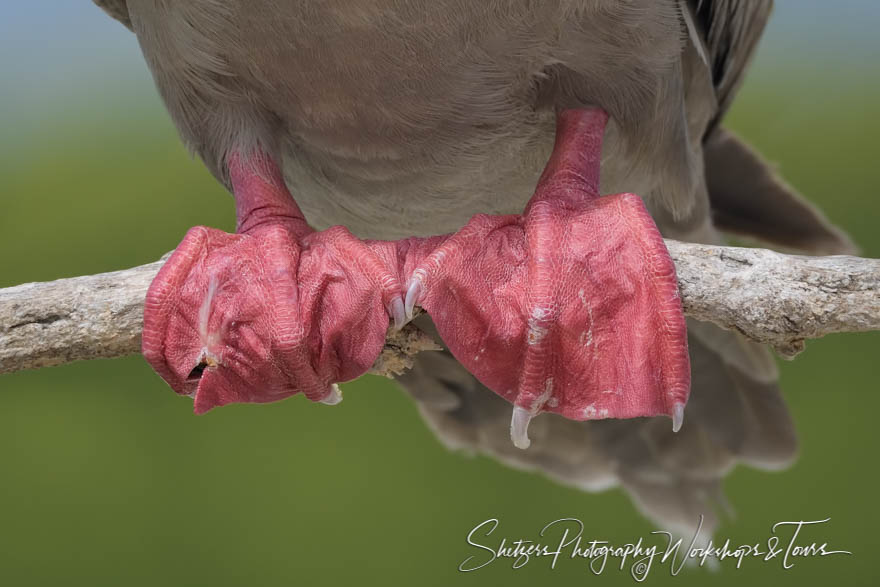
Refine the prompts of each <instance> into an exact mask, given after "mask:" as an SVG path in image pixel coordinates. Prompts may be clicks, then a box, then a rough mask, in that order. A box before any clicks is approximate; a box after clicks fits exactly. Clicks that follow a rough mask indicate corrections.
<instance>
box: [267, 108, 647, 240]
mask: <svg viewBox="0 0 880 587" xmlns="http://www.w3.org/2000/svg"><path fill="white" fill-rule="evenodd" d="M554 132H555V114H554V113H553V112H545V113H544V114H543V115H536V116H534V117H529V118H524V119H520V120H518V121H514V122H511V124H510V125H507V126H505V127H503V128H500V129H495V130H487V129H481V128H473V129H470V132H464V131H462V132H460V133H459V134H458V135H457V137H456V140H454V141H448V142H443V141H441V140H439V138H438V137H434V140H429V141H428V144H430V145H431V152H430V153H428V154H427V156H426V157H422V156H421V154H420V153H418V152H416V151H407V150H406V149H402V150H401V151H400V152H399V153H398V154H396V155H395V156H394V157H393V158H369V159H366V160H362V159H358V158H357V157H346V156H343V155H340V154H337V155H334V156H328V154H327V153H326V152H324V151H321V150H314V151H309V150H308V149H306V148H304V147H303V146H302V144H299V143H289V144H288V145H287V147H286V148H285V151H284V155H283V156H282V161H283V163H282V166H283V169H284V176H285V180H286V182H287V184H288V186H289V188H290V190H291V193H292V194H293V195H294V197H295V198H296V200H297V202H298V203H299V205H300V206H301V207H302V209H303V211H304V212H305V214H306V217H307V218H308V219H309V222H310V223H311V224H312V225H313V226H315V227H316V228H319V229H323V228H326V227H329V226H333V225H337V224H341V225H344V226H346V227H348V228H349V229H350V230H351V231H352V232H353V233H355V234H356V235H358V236H360V237H361V238H378V239H399V238H405V237H408V236H428V235H434V234H445V233H449V232H455V231H457V230H458V229H459V228H461V227H462V226H463V225H464V224H465V223H466V222H467V221H468V220H469V219H470V218H471V217H472V216H473V215H474V214H518V213H520V212H522V210H523V208H524V207H525V205H526V203H527V202H528V200H529V198H530V197H531V196H532V194H533V192H534V189H535V186H536V184H537V182H538V178H539V177H540V175H541V172H542V170H543V168H544V165H545V164H546V162H547V159H548V158H549V156H550V153H551V151H552V149H553V143H554ZM620 145H621V141H620V140H619V136H618V130H617V128H616V126H615V125H614V124H613V123H612V124H610V125H609V127H608V130H607V132H606V137H605V141H604V145H603V163H602V172H601V173H602V182H601V184H602V185H601V192H602V193H618V192H624V191H626V192H633V193H640V194H647V193H648V191H649V190H650V188H651V186H652V185H653V183H654V180H655V178H652V177H650V176H648V175H645V174H643V173H639V172H638V171H634V170H633V169H631V168H630V167H628V162H627V161H626V159H625V158H621V157H618V154H619V151H620ZM432 155H433V156H432Z"/></svg>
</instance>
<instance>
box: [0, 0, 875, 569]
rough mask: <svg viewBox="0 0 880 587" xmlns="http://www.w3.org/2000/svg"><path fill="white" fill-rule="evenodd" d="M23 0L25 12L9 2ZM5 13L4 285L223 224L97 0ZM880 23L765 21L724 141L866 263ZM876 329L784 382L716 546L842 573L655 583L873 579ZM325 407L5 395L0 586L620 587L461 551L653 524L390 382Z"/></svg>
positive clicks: (139, 256)
mask: <svg viewBox="0 0 880 587" xmlns="http://www.w3.org/2000/svg"><path fill="white" fill-rule="evenodd" d="M16 4H19V3H16ZM20 4H21V5H22V6H9V7H8V9H7V7H6V6H4V18H5V21H4V23H3V24H0V37H2V38H0V128H2V129H3V132H2V135H0V181H2V184H0V185H2V188H0V193H2V196H0V197H2V212H0V251H2V253H0V287H5V286H10V285H15V284H18V283H22V282H26V281H44V280H50V279H55V278H59V277H65V276H74V275H80V274H89V273H98V272H103V271H109V270H113V269H118V268H123V267H128V266H132V265H138V264H142V263H145V262H148V261H152V260H155V259H157V258H158V257H160V256H161V255H162V254H163V253H165V252H166V251H168V250H170V249H171V248H173V247H174V246H175V245H176V244H177V242H178V241H179V240H180V238H181V237H182V235H183V234H184V232H185V231H186V230H187V228H189V227H190V226H192V225H195V224H207V225H211V226H216V227H219V228H224V229H227V230H231V229H232V227H233V222H234V219H233V212H234V210H233V203H232V199H231V198H230V197H229V196H228V195H227V194H225V193H224V191H223V190H222V189H221V188H220V186H218V185H217V184H216V183H215V182H214V181H213V179H212V178H211V177H210V176H209V175H208V173H207V172H206V171H205V170H204V168H203V167H202V165H201V164H200V163H199V162H197V161H193V160H191V159H190V158H189V157H188V155H187V154H186V153H185V151H184V149H183V148H182V146H181V145H180V143H179V141H178V139H177V137H176V135H175V131H174V129H173V127H172V125H171V123H170V121H169V119H168V117H167V116H166V114H165V113H164V111H163V109H162V106H161V104H160V103H159V101H158V98H157V96H156V93H155V90H154V89H153V86H152V83H151V81H150V79H149V75H148V73H147V71H146V67H145V65H144V64H143V62H142V61H141V59H140V57H139V55H138V51H137V46H136V42H135V39H134V38H133V36H131V35H130V34H129V33H128V32H127V31H126V30H125V29H124V28H122V27H121V25H119V24H118V23H116V22H113V21H111V20H109V19H107V18H106V17H104V16H103V15H102V14H101V13H100V12H99V11H98V10H97V9H95V8H94V7H93V6H92V5H91V3H89V2H85V1H83V2H75V3H67V2H45V1H41V2H32V3H20ZM878 13H880V10H878V8H877V4H872V3H870V2H864V1H855V0H850V1H849V2H840V3H823V2H819V1H814V0H809V1H803V2H799V1H796V0H789V1H787V2H786V1H783V2H781V3H779V6H778V10H777V14H776V16H775V20H774V22H773V24H772V25H771V27H770V30H769V32H768V37H767V39H766V41H765V43H764V45H763V46H762V49H761V51H760V54H759V56H758V59H757V61H756V63H755V66H754V68H753V70H752V74H751V75H750V77H749V79H748V81H747V83H746V85H745V86H744V88H743V90H742V92H741V94H740V98H739V101H738V102H737V104H736V107H735V108H734V110H733V112H732V113H731V115H730V117H729V119H728V120H729V125H730V126H731V127H733V128H735V129H736V130H737V131H739V132H740V133H741V134H742V135H744V136H745V137H747V138H748V139H749V140H750V141H751V142H752V143H753V144H755V145H756V146H757V147H758V148H759V149H760V150H761V151H762V152H763V153H764V154H765V155H767V156H768V157H769V158H770V159H772V160H773V161H775V162H777V163H778V165H779V167H780V168H781V170H782V172H783V173H784V175H785V176H786V177H787V178H788V180H789V181H790V182H791V183H793V184H794V185H795V186H797V187H798V188H800V189H801V190H802V191H803V192H804V193H806V194H807V195H808V196H809V197H810V198H811V199H812V200H813V201H815V202H817V203H818V204H819V205H820V206H821V207H822V208H823V209H824V210H826V212H827V213H828V214H829V216H830V217H831V218H832V219H833V220H834V221H835V222H837V223H838V224H840V225H841V226H843V227H844V228H846V229H847V230H848V231H849V232H850V233H851V234H852V236H853V237H854V239H855V240H856V241H857V242H858V243H859V244H860V245H861V246H862V247H863V252H864V254H865V255H866V256H873V257H880V231H878V219H880V199H878V197H877V182H878V179H880V172H878V169H880V167H878V158H880V147H878V139H877V137H878V136H880V113H878V104H880V75H878V73H880V66H878V57H880V49H878V48H880V43H878V41H877V40H876V37H875V32H876V29H877V24H878V18H877V17H878ZM878 359H880V335H878V334H877V333H872V334H862V335H838V336H833V337H830V338H827V339H824V340H819V341H813V342H810V343H809V344H808V348H807V351H806V352H805V353H804V354H803V355H801V356H800V357H799V358H798V359H797V360H796V361H794V362H791V363H783V364H782V382H783V388H784V391H785V395H786V397H787V399H788V402H789V405H790V406H791V410H792V412H793V414H794V418H795V420H796V422H797V426H798V429H799V432H800V436H801V442H802V454H801V457H800V459H799V460H798V462H797V463H796V464H795V465H794V466H793V467H792V468H791V469H789V470H787V471H784V472H780V473H766V472H758V471H754V470H748V469H745V468H739V469H737V470H736V471H734V473H733V474H732V475H731V476H730V477H729V479H728V481H727V483H726V491H727V495H728V497H729V500H730V501H731V503H732V504H733V505H734V507H735V508H736V511H737V515H736V517H735V518H733V519H730V520H728V521H727V522H726V523H725V524H724V525H723V526H722V527H721V529H720V530H719V532H718V535H719V536H722V537H730V538H731V539H732V541H734V542H737V543H753V542H756V541H762V542H763V541H765V540H766V537H767V536H768V535H769V531H770V525H771V524H772V523H774V522H776V521H780V520H801V519H807V520H810V519H822V518H827V517H830V518H831V522H830V523H829V524H826V525H825V526H823V527H822V528H821V529H818V530H815V531H810V532H808V533H807V534H806V537H808V538H809V541H813V540H818V541H819V542H824V541H828V542H829V544H830V546H831V547H834V548H841V549H845V550H851V551H853V553H854V554H853V556H836V557H826V558H822V559H819V558H814V559H806V560H801V561H798V562H797V564H796V566H795V567H794V568H793V569H790V570H782V568H781V565H780V564H779V562H778V561H774V562H769V563H764V562H759V561H746V563H745V564H744V566H743V568H742V569H740V570H736V569H735V568H734V565H733V564H731V563H729V562H725V563H724V564H723V565H722V570H721V572H716V573H712V572H710V571H707V570H705V569H702V570H695V571H686V572H685V573H684V574H683V575H681V576H678V577H675V578H671V577H670V576H669V569H668V566H662V567H657V568H655V570H654V571H653V572H652V573H651V575H650V576H649V579H648V582H649V583H651V584H658V585H659V584H667V583H668V584H677V585H702V584H705V583H707V582H708V583H713V584H719V585H739V584H742V583H744V582H746V581H755V582H758V583H759V584H769V582H770V581H773V582H776V583H778V584H780V585H795V584H799V585H805V584H814V583H820V582H826V581H844V582H845V583H846V584H850V585H858V584H864V585H868V584H880V583H878V582H877V581H878V577H880V571H878V570H877V560H876V558H877V556H876V554H875V553H876V552H877V550H878V548H880V538H878V533H877V527H878V522H880V518H878V514H877V495H878V493H877V473H876V466H877V464H876V454H877V453H876V448H877V441H876V429H877V427H876V417H877V414H878V413H880V394H878V391H880V389H878V376H880V366H878ZM345 391H346V400H345V402H344V403H343V404H341V405H340V406H338V407H335V408H333V409H330V408H327V407H324V406H318V405H313V404H311V403H310V402H308V401H306V400H305V399H303V398H301V397H297V398H293V399H290V400H287V401H284V402H281V403H278V404H273V405H262V406H232V407H227V408H223V409H220V410H216V411H214V412H212V413H210V414H208V415H206V416H201V417H195V416H194V415H193V414H192V406H191V402H190V400H188V399H185V398H179V397H177V396H176V395H174V394H173V393H172V392H171V391H170V390H169V389H168V388H167V387H166V386H165V384H164V383H163V382H162V381H161V380H160V379H159V378H158V377H157V376H155V375H154V374H153V373H152V372H151V371H150V369H149V368H148V366H147V365H146V363H145V362H144V361H142V360H141V359H140V358H139V357H130V358H126V359H120V360H112V361H96V362H91V363H81V364H74V365H69V366H66V367H60V368H53V369H45V370H42V371H36V372H26V373H18V374H14V375H6V376H2V377H0V584H3V585H21V586H24V585H50V584H70V585H78V584H82V585H94V586H97V585H122V584H124V585H155V584H159V583H161V584H172V585H217V586H219V585H240V584H249V585H291V584H306V585H322V584H326V585H339V584H355V583H356V584H363V585H372V584H377V585H408V584H419V585H422V584H423V585H450V584H463V585H494V584H505V585H534V584H535V582H536V581H540V582H543V581H547V584H573V583H581V582H583V583H587V582H593V583H596V584H631V583H632V579H630V578H629V577H628V576H627V575H626V573H623V572H620V571H617V570H615V569H608V570H606V571H605V572H604V573H603V574H602V575H601V576H598V577H596V576H593V575H592V574H590V573H589V571H588V569H587V566H586V564H585V563H583V562H580V561H567V560H566V561H561V562H560V564H559V565H558V567H557V568H556V569H555V570H552V571H551V570H550V569H549V563H548V562H547V561H545V560H537V561H533V562H532V563H530V564H529V565H527V566H526V567H525V568H523V569H520V570H516V571H514V570H513V569H511V568H510V561H506V560H505V561H498V562H496V563H494V564H492V565H490V566H489V567H488V568H486V569H483V570H481V571H478V572H475V573H468V574H462V573H459V572H457V570H456V568H457V566H458V565H459V563H460V562H461V561H462V560H464V559H465V558H466V557H467V556H469V555H471V554H476V552H475V551H474V549H472V548H470V547H468V546H467V544H466V543H465V536H466V534H467V532H468V531H469V530H470V529H471V528H472V527H473V526H475V525H476V524H478V523H479V522H482V521H483V520H485V519H487V518H490V517H497V518H500V520H501V527H500V528H499V531H498V532H497V533H498V534H501V535H504V536H511V537H517V536H523V537H535V536H537V533H538V531H539V529H540V528H541V527H542V526H543V525H544V524H545V523H547V522H549V521H551V520H554V519H556V518H560V517H566V516H572V517H578V518H580V519H582V520H583V521H584V522H585V523H586V525H587V529H586V535H587V536H589V537H594V538H596V539H605V540H610V541H613V542H617V543H624V542H628V541H631V540H635V539H637V538H638V537H640V536H647V533H648V532H649V531H650V530H652V529H654V526H653V525H652V524H651V523H650V522H648V521H646V520H645V519H644V518H642V517H641V516H640V515H639V514H638V513H636V511H635V510H634V508H633V506H632V505H631V503H630V501H629V499H628V497H627V496H625V495H624V494H622V493H621V492H619V491H617V490H612V491H610V492H606V493H602V494H584V493H580V492H578V491H575V490H572V489H567V488H563V487H560V486H558V485H556V484H554V483H552V482H550V481H548V480H546V479H544V478H543V477H541V476H539V475H533V474H525V473H520V472H515V471H512V470H509V469H507V468H505V467H503V466H501V465H499V464H498V463H496V462H494V461H492V460H489V459H486V458H482V457H476V458H472V457H468V456H465V455H461V454H454V453H450V452H448V451H446V450H445V449H444V448H443V447H441V446H440V444H439V443H438V442H437V441H436V440H435V439H434V438H433V436H432V434H431V433H430V432H429V431H428V430H427V428H426V427H425V425H424V424H423V423H422V421H421V419H420V417H419V415H418V413H417V412H416V409H415V407H414V405H413V404H412V402H410V401H409V400H408V399H407V397H405V396H404V394H403V393H402V392H401V391H399V390H398V389H397V388H396V387H395V386H394V385H393V384H392V383H389V382H387V381H385V380H380V379H377V378H370V377H367V378H364V379H363V380H361V381H358V382H356V383H352V384H349V385H347V386H346V387H345Z"/></svg>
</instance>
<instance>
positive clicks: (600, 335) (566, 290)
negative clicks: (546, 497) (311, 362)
mask: <svg viewBox="0 0 880 587" xmlns="http://www.w3.org/2000/svg"><path fill="white" fill-rule="evenodd" d="M606 120H607V116H606V115H605V113H604V112H602V111H599V110H569V111H564V112H562V113H560V115H559V120H558V126H557V137H556V146H555V148H554V152H553V155H552V156H551V158H550V161H549V162H548V164H547V167H546V169H545V171H544V174H543V175H542V177H541V180H540V183H539V185H538V188H537V190H536V192H535V195H534V196H533V197H532V199H531V200H530V202H529V204H528V206H527V208H526V210H525V212H524V213H523V214H522V215H520V216H487V215H478V216H475V217H474V218H473V219H472V220H471V221H470V222H469V223H468V224H467V225H466V226H465V227H464V228H463V229H462V230H461V231H459V232H458V233H456V234H455V235H453V236H451V237H449V238H448V239H446V240H444V241H443V242H442V244H440V245H439V246H437V248H436V249H434V250H433V252H432V253H431V254H430V255H428V256H427V257H426V258H425V259H424V260H423V261H421V262H420V263H419V265H418V266H417V267H416V268H415V269H414V271H413V272H412V277H411V278H410V280H409V282H408V284H407V296H406V308H407V311H411V310H412V308H413V307H414V306H415V305H419V306H421V307H423V308H425V309H426V310H427V311H428V313H429V314H430V315H431V318H432V319H433V321H434V324H435V325H436V326H437V329H438V331H439V333H440V336H441V337H442V338H443V340H444V342H445V343H446V345H447V346H448V347H449V349H450V351H451V352H452V353H453V354H454V355H455V357H456V358H457V359H458V360H459V361H461V363H462V364H463V365H464V366H465V367H466V368H467V369H468V370H470V371H471V372H472V373H473V374H474V375H475V376H476V377H477V378H478V379H480V381H482V382H483V383H484V384H485V385H486V386H487V387H489V388H490V389H492V390H494V391H495V392H496V393H498V394H499V395H501V396H502V397H504V398H505V399H507V400H508V401H510V402H511V403H513V404H514V412H513V418H512V421H511V437H512V439H513V442H514V444H516V445H517V446H518V447H520V448H526V447H527V446H528V445H529V439H528V435H527V427H528V423H529V420H530V419H531V418H532V417H533V416H534V415H536V414H538V413H539V412H541V411H549V412H556V413H559V414H561V415H563V416H565V417H567V418H570V419H575V420H592V419H601V418H632V417H637V416H655V415H661V414H663V415H668V416H670V417H672V419H673V428H674V429H676V430H677V429H678V427H680V426H681V422H682V418H683V411H684V405H685V403H686V402H687V398H688V393H689V390H690V364H689V359H688V351H687V332H686V326H685V320H684V315H683V313H682V308H681V303H680V300H679V297H678V284H677V281H676V277H675V267H674V265H673V263H672V260H671V258H670V257H669V253H668V252H667V250H666V246H665V244H664V243H663V239H662V237H661V236H660V233H659V231H658V230H657V227H656V225H655V224H654V221H653V220H652V218H651V216H650V214H649V213H648V211H647V210H646V208H645V206H644V203H643V202H642V200H641V199H640V198H639V197H638V196H635V195H632V194H618V195H615V196H606V197H599V195H598V186H599V181H598V179H599V160H600V154H601V146H602V137H603V134H604V128H605V122H606Z"/></svg>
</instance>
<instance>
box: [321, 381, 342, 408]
mask: <svg viewBox="0 0 880 587" xmlns="http://www.w3.org/2000/svg"><path fill="white" fill-rule="evenodd" d="M320 401H321V403H322V404H327V405H328V406H335V405H336V404H338V403H339V402H341V401H342V391H341V390H340V389H339V386H338V385H336V384H335V383H333V384H332V385H330V391H329V392H328V393H327V396H326V397H325V398H324V399H322V400H320Z"/></svg>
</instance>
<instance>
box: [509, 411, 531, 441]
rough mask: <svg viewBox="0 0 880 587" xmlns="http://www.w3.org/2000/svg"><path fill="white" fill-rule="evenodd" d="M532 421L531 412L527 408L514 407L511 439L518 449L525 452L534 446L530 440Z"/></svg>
mask: <svg viewBox="0 0 880 587" xmlns="http://www.w3.org/2000/svg"><path fill="white" fill-rule="evenodd" d="M531 420H532V413H531V412H529V411H528V410H527V409H525V408H521V407H519V406H513V417H512V418H511V419H510V439H511V440H512V441H513V446H515V447H516V448H521V449H523V450H525V449H527V448H529V445H531V444H532V441H531V440H529V422H531Z"/></svg>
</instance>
